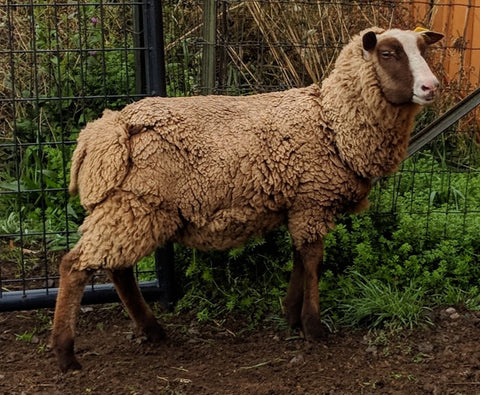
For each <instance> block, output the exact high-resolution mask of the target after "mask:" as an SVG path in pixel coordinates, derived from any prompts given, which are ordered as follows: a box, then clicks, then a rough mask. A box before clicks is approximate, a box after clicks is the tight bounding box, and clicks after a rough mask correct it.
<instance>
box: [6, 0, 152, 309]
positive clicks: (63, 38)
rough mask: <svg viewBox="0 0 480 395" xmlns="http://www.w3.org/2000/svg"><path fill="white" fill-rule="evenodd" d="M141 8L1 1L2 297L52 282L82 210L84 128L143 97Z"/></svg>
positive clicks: (133, 5)
mask: <svg viewBox="0 0 480 395" xmlns="http://www.w3.org/2000/svg"><path fill="white" fill-rule="evenodd" d="M141 5H142V3H141V2H131V1H119V2H111V3H103V2H33V1H8V2H6V3H2V4H0V26H2V35H1V37H0V70H1V71H0V81H1V83H0V155H1V164H0V168H1V172H0V211H1V213H2V214H1V220H0V223H1V225H0V247H1V253H0V287H1V291H0V300H1V299H2V295H3V296H5V295H6V293H7V292H9V291H16V290H22V291H25V290H27V289H33V288H41V289H45V292H47V293H48V292H49V289H50V288H53V287H55V286H56V278H57V266H58V264H57V263H58V257H59V256H60V255H61V254H62V252H63V251H65V250H67V249H69V248H70V247H71V246H72V245H73V243H75V241H76V240H77V239H78V234H77V228H78V224H79V223H81V221H82V218H83V216H84V214H83V210H82V209H81V208H80V206H79V202H78V200H76V199H70V197H69V195H68V191H67V188H68V174H67V173H68V169H69V162H70V157H71V153H72V151H73V149H74V146H75V141H76V138H77V135H78V132H79V131H80V130H81V128H82V127H83V126H85V124H86V123H87V122H88V121H90V120H93V119H95V118H96V117H98V116H99V115H101V113H102V111H103V109H104V108H106V107H108V108H119V107H122V106H123V105H125V104H126V103H128V102H131V101H133V100H136V99H138V98H139V97H142V96H145V90H144V86H142V81H141V73H136V69H137V67H136V65H137V64H138V63H139V62H140V60H141V59H142V57H143V56H144V53H145V52H146V51H147V48H145V47H142V46H141V40H140V38H141V31H140V29H141V28H142V27H141V25H140V22H139V20H140V14H141V10H140V9H139V7H140V6H141ZM96 281H101V280H99V279H97V280H96Z"/></svg>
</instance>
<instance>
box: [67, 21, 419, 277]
mask: <svg viewBox="0 0 480 395" xmlns="http://www.w3.org/2000/svg"><path fill="white" fill-rule="evenodd" d="M369 30H371V29H369ZM378 31H379V30H378ZM376 67H378V66H377V65H376V64H375V62H374V61H373V60H372V59H370V60H365V59H364V57H363V49H362V41H361V36H360V35H358V36H356V37H354V38H353V39H352V41H351V42H350V43H349V44H348V45H347V46H346V47H345V48H344V49H343V50H342V52H341V53H340V55H339V57H338V59H337V62H336V65H335V68H334V70H333V71H332V73H331V74H330V76H329V77H328V78H326V79H325V80H324V81H323V83H322V85H321V87H320V86H318V85H311V86H309V87H306V88H300V89H290V90H287V91H284V92H274V93H266V94H258V95H252V96H246V97H228V96H202V97H188V98H158V97H155V98H146V99H143V100H140V101H139V102H136V103H133V104H130V105H128V106H126V107H125V108H124V109H123V110H122V111H115V112H113V111H106V112H105V113H104V115H103V117H102V118H100V119H98V120H96V121H94V122H92V123H90V124H88V125H87V126H86V128H85V129H84V130H83V131H82V132H81V133H80V136H79V138H78V146H77V148H76V150H75V152H74V156H73V163H72V169H71V184H70V191H71V192H72V193H75V192H76V191H78V192H79V194H80V198H81V202H82V204H83V206H84V207H85V208H86V210H87V211H88V212H89V215H88V216H87V217H86V219H85V221H84V224H83V225H82V226H81V229H80V230H81V232H82V233H83V235H82V237H81V239H80V241H79V242H78V243H77V245H76V246H75V247H74V248H75V249H76V250H77V251H78V252H79V259H78V262H77V266H76V267H75V268H76V269H97V268H101V267H106V268H112V269H118V268H122V267H128V266H132V265H134V264H135V263H136V262H137V261H138V259H140V258H141V257H142V256H144V255H146V254H148V253H150V252H151V251H152V250H153V249H154V248H155V247H156V246H158V245H162V244H164V243H165V242H167V241H175V242H180V243H183V244H186V245H188V246H193V247H196V248H200V249H225V248H229V247H233V246H238V245H240V244H242V243H244V242H245V241H246V240H247V239H248V238H249V237H251V236H253V235H258V234H262V233H264V232H265V231H268V230H270V229H272V228H275V227H276V226H278V225H280V224H282V223H285V224H287V226H288V229H289V231H290V234H291V236H292V240H293V243H294V245H295V246H296V247H297V248H298V247H300V246H302V245H304V244H305V243H310V242H314V241H316V240H317V239H319V238H322V237H324V236H325V234H326V233H327V232H328V230H329V229H332V228H333V226H334V219H335V217H336V216H337V215H338V214H339V213H342V212H345V211H359V210H360V209H363V208H365V207H366V206H367V200H366V196H367V194H368V192H369V190H370V188H371V179H372V178H373V177H378V176H382V175H385V174H388V173H391V172H393V171H395V170H396V168H397V166H398V164H399V163H400V162H401V160H402V159H403V158H404V157H405V154H406V149H407V145H408V140H409V136H410V130H411V128H412V125H413V119H414V116H415V114H416V113H417V111H418V108H419V107H418V106H417V105H415V104H407V105H402V106H395V105H392V104H390V103H388V102H387V101H386V100H385V98H384V96H383V95H382V91H381V86H380V85H379V82H378V78H377V74H376Z"/></svg>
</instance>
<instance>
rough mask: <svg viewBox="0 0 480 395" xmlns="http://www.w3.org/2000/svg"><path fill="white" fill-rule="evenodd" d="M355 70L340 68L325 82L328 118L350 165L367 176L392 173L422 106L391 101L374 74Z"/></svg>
mask: <svg viewBox="0 0 480 395" xmlns="http://www.w3.org/2000/svg"><path fill="white" fill-rule="evenodd" d="M351 71H352V73H353V72H354V75H353V76H350V78H349V75H348V74H345V70H344V72H343V73H342V71H341V70H335V71H334V72H333V73H332V74H331V75H330V76H329V77H328V78H327V79H326V80H325V81H324V83H323V84H322V94H321V106H322V112H323V115H324V120H325V122H326V124H327V125H328V127H329V128H331V129H332V130H333V132H334V134H335V139H334V143H335V144H336V148H337V149H338V151H339V152H340V155H341V157H342V159H343V161H344V162H345V163H346V165H347V166H348V167H349V168H350V169H352V170H353V171H354V172H355V173H357V174H358V175H360V176H362V177H365V178H373V177H380V176H384V175H387V174H390V173H392V172H394V171H396V170H397V168H398V165H399V164H400V162H401V161H402V160H403V159H404V158H405V156H406V154H407V147H408V141H409V139H410V133H411V130H412V128H413V122H414V118H415V115H416V114H417V113H418V111H419V109H420V106H418V105H416V104H405V105H401V106H395V105H392V104H390V103H388V102H387V101H386V100H385V98H384V97H383V95H382V93H381V89H380V87H379V85H378V82H377V81H376V78H375V76H374V75H373V76H369V75H368V74H365V75H362V76H359V71H358V69H357V70H351ZM367 71H368V70H367ZM360 72H361V71H360ZM372 78H373V81H372ZM369 79H370V80H371V81H370V82H369Z"/></svg>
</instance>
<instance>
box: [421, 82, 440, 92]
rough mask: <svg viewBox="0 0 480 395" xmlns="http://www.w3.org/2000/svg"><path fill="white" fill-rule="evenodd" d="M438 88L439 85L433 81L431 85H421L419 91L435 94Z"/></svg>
mask: <svg viewBox="0 0 480 395" xmlns="http://www.w3.org/2000/svg"><path fill="white" fill-rule="evenodd" d="M439 86H440V83H439V82H438V81H434V82H432V83H431V84H425V85H422V86H421V89H422V91H423V92H435V91H436V90H437V89H438V87H439Z"/></svg>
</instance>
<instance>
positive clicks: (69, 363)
mask: <svg viewBox="0 0 480 395" xmlns="http://www.w3.org/2000/svg"><path fill="white" fill-rule="evenodd" d="M72 348H73V347H72ZM53 351H54V354H55V356H56V357H57V361H58V366H59V367H60V370H61V371H62V373H66V372H67V371H69V370H80V369H82V365H80V362H78V361H77V358H75V355H74V354H73V350H69V349H61V348H54V349H53Z"/></svg>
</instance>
